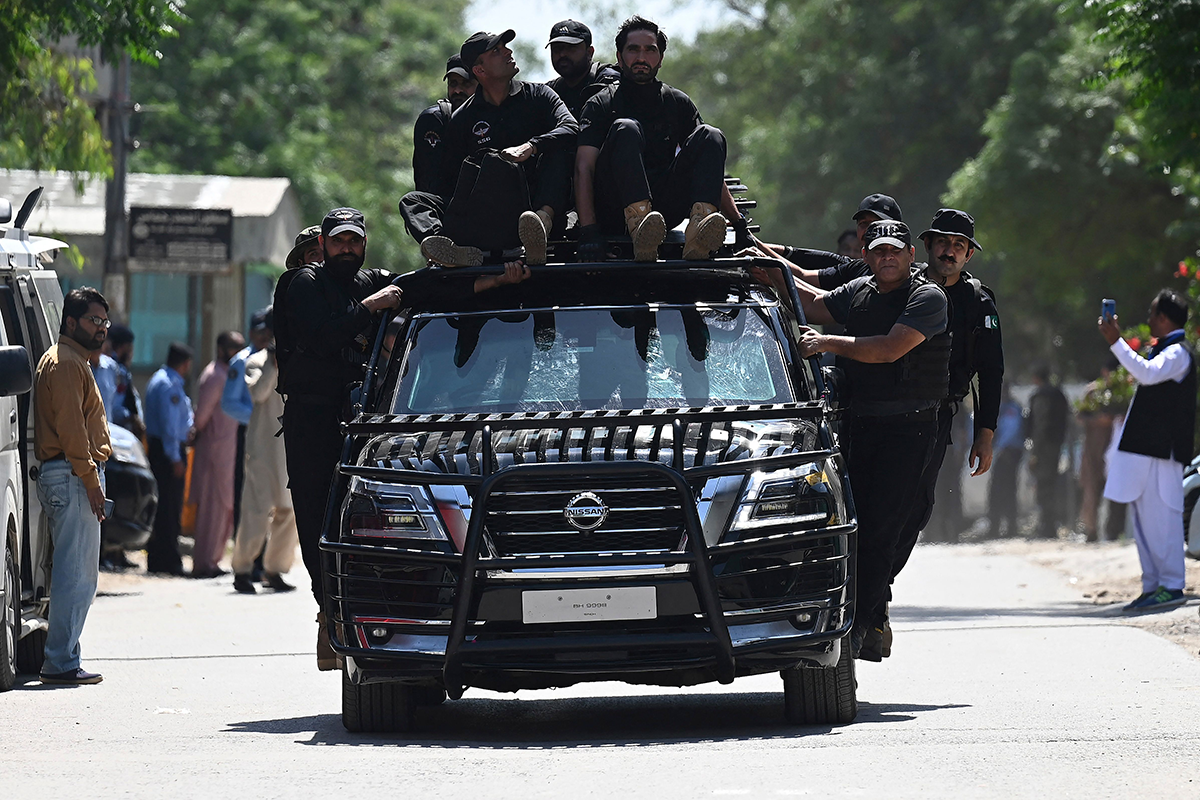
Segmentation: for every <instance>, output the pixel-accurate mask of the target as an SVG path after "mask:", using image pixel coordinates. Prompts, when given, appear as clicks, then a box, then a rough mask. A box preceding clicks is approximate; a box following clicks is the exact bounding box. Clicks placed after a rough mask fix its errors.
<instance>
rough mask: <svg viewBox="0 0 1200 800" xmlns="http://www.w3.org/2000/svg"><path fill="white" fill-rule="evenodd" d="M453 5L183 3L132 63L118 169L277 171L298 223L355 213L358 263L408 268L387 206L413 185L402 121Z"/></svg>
mask: <svg viewBox="0 0 1200 800" xmlns="http://www.w3.org/2000/svg"><path fill="white" fill-rule="evenodd" d="M465 6H466V0H444V2H441V3H436V4H426V3H419V2H414V0H309V1H308V2H304V3H297V2H294V0H191V1H190V2H189V3H188V5H187V14H188V17H189V23H188V25H187V26H186V27H184V28H183V29H182V31H181V35H180V36H179V37H178V38H177V39H174V40H172V41H170V42H167V43H165V44H164V45H163V48H162V58H161V60H160V62H159V64H158V65H157V66H151V65H145V66H140V67H138V68H136V69H135V72H134V97H136V98H137V100H138V102H139V103H140V104H142V106H143V108H144V113H142V114H140V115H139V119H138V121H137V125H136V130H137V134H136V135H137V138H138V140H139V142H140V145H141V146H140V148H139V149H138V150H137V151H136V152H135V154H134V155H133V157H132V158H131V160H130V168H131V169H134V170H141V171H151V172H185V173H213V174H225V175H250V176H283V177H287V178H290V179H291V181H292V183H293V185H294V186H295V187H296V190H297V192H298V193H299V196H300V201H301V205H302V210H303V212H304V214H305V218H306V220H305V221H306V224H315V223H317V222H319V221H320V219H321V217H322V216H323V215H324V213H325V212H326V211H327V210H329V209H330V208H332V207H335V206H339V205H351V206H355V207H357V208H359V209H361V210H362V211H363V213H364V214H365V215H366V217H367V225H368V231H369V237H368V238H369V246H368V255H367V258H368V262H369V264H371V265H372V266H380V267H386V268H389V269H395V270H400V271H402V270H404V269H406V268H410V267H413V266H416V265H417V262H418V260H419V259H418V254H417V250H416V247H415V245H413V244H412V242H411V240H410V239H409V237H408V236H407V235H406V233H405V232H404V228H403V224H402V222H401V221H400V218H399V215H398V212H397V207H396V206H397V202H398V201H399V199H400V197H401V196H402V195H403V194H404V192H406V191H409V190H410V189H411V188H412V164H411V162H412V125H413V122H414V120H415V119H416V116H417V114H418V113H420V111H421V109H423V108H425V107H426V106H428V105H430V104H431V103H432V102H433V101H434V100H435V99H436V98H437V97H439V96H441V93H442V92H443V91H444V89H443V88H442V86H441V81H440V79H441V77H442V73H443V68H444V65H445V63H446V58H447V57H448V56H449V55H450V54H451V53H454V52H456V51H457V50H458V47H459V45H460V44H461V42H462V39H463V38H464V37H463V34H462V11H463V8H464V7H465Z"/></svg>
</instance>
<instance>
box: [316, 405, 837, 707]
mask: <svg viewBox="0 0 1200 800" xmlns="http://www.w3.org/2000/svg"><path fill="white" fill-rule="evenodd" d="M824 411H825V410H824V408H823V407H822V405H821V404H819V403H783V404H772V405H761V406H742V407H735V408H706V409H663V410H658V409H652V410H644V411H582V412H561V413H539V414H522V413H514V414H494V415H487V414H453V415H450V414H447V415H409V416H376V417H368V418H363V417H360V418H359V419H358V420H356V421H354V422H351V423H348V424H346V425H345V426H344V427H345V429H346V432H347V434H348V435H347V437H346V442H345V446H344V448H343V453H342V464H341V466H339V468H338V472H339V478H338V481H337V486H338V488H339V491H336V492H331V493H330V500H329V505H328V507H327V509H326V517H325V526H324V531H325V533H324V535H323V536H322V537H321V549H322V550H323V551H325V552H326V553H327V554H328V555H329V556H330V557H332V558H336V555H337V554H338V553H348V552H350V551H352V550H353V551H360V550H365V549H367V548H363V547H359V546H354V545H349V544H346V543H342V542H340V541H331V540H330V538H329V535H328V533H329V531H330V530H331V529H333V526H334V520H335V518H336V515H337V513H338V511H337V499H338V497H339V495H340V494H341V491H340V489H341V486H342V484H343V483H344V482H345V481H346V480H347V479H348V478H349V477H350V476H354V475H358V476H361V477H364V478H372V479H376V480H387V481H391V482H396V483H404V484H409V485H435V484H441V485H446V484H450V485H459V486H465V487H467V489H468V491H472V493H473V495H474V497H473V501H472V513H471V521H470V523H469V525H468V527H467V535H466V539H465V541H464V543H463V553H462V566H461V568H460V569H461V573H460V576H459V581H458V587H457V589H456V591H455V595H454V607H453V612H452V617H451V623H450V631H449V635H448V637H447V641H446V652H445V658H444V661H443V665H442V679H443V682H444V684H445V687H446V692H447V694H448V695H449V696H450V697H451V698H453V699H458V698H459V697H461V696H462V693H463V690H464V689H465V682H464V677H465V671H466V666H465V665H466V663H467V661H468V660H469V659H470V657H471V656H472V655H480V656H484V655H513V654H520V653H534V652H538V651H542V652H544V651H546V650H550V649H556V650H569V649H572V648H574V649H579V650H585V649H595V647H594V645H595V644H596V643H595V642H594V641H592V640H593V639H594V638H595V637H593V636H587V635H583V636H575V635H572V636H554V637H544V638H533V639H529V638H524V639H522V638H513V639H500V640H489V641H485V642H475V641H468V640H467V637H468V628H469V626H470V616H471V605H472V600H473V596H474V588H475V580H476V574H477V572H478V571H479V570H503V569H512V568H513V567H514V566H519V565H522V564H524V565H528V564H529V563H530V562H531V561H535V560H542V559H544V558H546V557H541V556H518V557H503V558H486V557H481V556H480V551H481V549H482V548H481V544H482V541H483V532H484V524H485V520H486V518H487V513H486V512H487V501H488V499H489V497H490V496H491V494H492V493H493V492H495V491H499V490H501V489H502V487H503V486H504V484H506V483H507V482H509V481H511V480H515V479H526V478H531V477H532V478H554V477H556V476H563V477H579V476H581V475H589V474H596V475H602V476H604V477H613V476H621V475H630V476H633V475H641V476H647V475H654V476H655V477H657V478H660V479H661V480H663V481H664V482H665V483H667V484H669V485H671V486H673V487H674V488H675V490H676V491H677V492H678V493H679V496H680V498H681V505H682V507H683V514H684V532H685V534H686V538H687V548H688V549H687V550H686V551H684V552H671V553H661V552H655V553H647V554H644V555H643V554H634V553H630V554H625V553H621V554H611V553H602V554H601V553H597V554H592V553H586V554H576V555H571V556H553V557H551V558H552V563H553V565H554V566H555V567H590V566H613V565H619V566H653V565H658V564H688V565H689V566H690V567H691V569H690V570H689V571H688V574H689V576H690V580H691V582H692V585H693V587H694V589H695V591H696V598H697V600H698V601H699V604H700V608H701V611H702V614H703V617H704V620H705V622H706V624H707V627H708V633H707V634H697V633H692V632H679V633H660V634H652V635H648V634H626V635H617V636H613V635H606V636H604V637H603V639H604V645H605V647H607V648H613V649H646V648H661V647H664V646H679V647H697V646H707V647H709V648H711V650H712V652H713V655H714V658H715V667H714V671H715V674H716V677H717V680H718V681H719V682H721V683H723V684H729V683H732V682H733V679H734V676H735V674H736V667H735V663H734V656H733V643H732V640H731V638H730V635H729V629H728V627H727V625H726V622H725V615H724V613H723V611H722V608H721V602H720V597H719V595H718V593H717V586H716V581H715V579H714V578H713V575H712V569H711V566H710V563H709V560H708V545H707V543H706V542H705V539H704V535H703V531H702V528H701V523H700V518H699V514H698V512H697V510H696V502H695V497H694V495H693V493H692V489H691V485H690V481H695V480H697V479H706V478H710V477H715V476H719V475H730V474H745V473H746V472H748V471H751V470H778V469H787V468H789V467H795V466H800V465H801V464H806V463H811V462H813V461H818V460H823V459H825V458H828V457H830V456H832V455H835V454H836V452H837V451H835V450H833V449H822V450H815V451H806V452H798V453H788V454H783V455H772V456H762V457H758V458H744V459H737V460H734V461H728V462H724V463H719V464H710V465H702V466H693V467H686V468H685V467H684V458H685V438H684V435H683V433H684V431H685V430H686V426H687V424H689V423H691V422H701V421H703V422H709V421H718V420H749V419H779V418H781V417H818V418H819V417H821V416H823V414H824ZM633 420H638V421H644V422H645V423H647V424H649V423H651V422H656V423H658V424H666V423H667V422H668V420H669V424H671V426H672V428H673V431H672V434H673V435H672V448H673V453H672V464H671V466H667V465H665V464H662V463H659V462H658V461H584V462H560V463H535V464H520V465H515V466H510V467H506V468H504V469H499V470H496V469H495V465H494V463H493V462H494V460H495V459H494V454H493V449H492V434H493V432H494V431H495V430H513V429H528V428H540V427H571V428H580V427H582V428H592V427H600V426H611V425H613V424H614V422H624V423H625V424H628V423H629V422H631V421H633ZM431 430H469V431H471V433H472V434H473V433H474V432H475V431H477V430H481V431H482V434H483V436H482V442H481V444H482V447H481V452H480V459H479V464H480V470H481V474H479V475H458V474H444V473H434V472H425V471H421V470H409V469H393V468H389V467H367V466H358V465H352V464H348V463H347V462H348V461H349V458H350V454H351V447H352V443H353V441H354V439H355V437H356V436H361V435H364V434H380V433H419V432H421V431H431ZM822 439H823V441H825V442H829V439H828V437H827V435H825V434H824V432H823V433H822ZM846 487H847V490H848V489H849V483H848V481H847V483H846ZM846 504H847V517H848V520H847V521H850V520H854V519H856V513H855V510H854V505H853V498H852V497H851V495H850V492H849V491H847V492H846ZM851 525H853V524H852V523H851ZM854 527H856V526H854ZM853 551H854V548H853V546H852V547H851V552H852V553H853ZM405 555H410V556H417V555H418V554H417V553H415V552H408V553H406V554H405ZM429 555H430V556H431V558H430V560H438V561H440V560H442V559H443V558H444V556H441V557H439V556H436V555H434V554H429ZM418 560H423V559H418ZM851 563H853V557H852V560H851ZM323 572H324V575H323V579H324V584H325V593H326V596H327V597H333V596H335V595H337V594H338V593H337V591H336V587H334V586H332V585H331V584H332V583H333V581H334V580H335V575H334V573H336V572H337V570H336V569H333V570H331V569H328V568H325V569H324V570H323ZM345 600H346V598H339V602H344V601H345ZM849 618H851V619H852V618H853V605H852V604H851V606H850V612H849Z"/></svg>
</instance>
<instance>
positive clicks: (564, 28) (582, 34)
mask: <svg viewBox="0 0 1200 800" xmlns="http://www.w3.org/2000/svg"><path fill="white" fill-rule="evenodd" d="M556 42H557V43H560V44H591V43H592V29H591V28H589V27H588V26H587V25H584V24H583V23H582V22H577V21H575V20H573V19H564V20H563V21H562V22H556V23H554V25H553V26H552V27H551V28H550V41H548V42H546V47H549V46H550V45H552V44H555V43H556Z"/></svg>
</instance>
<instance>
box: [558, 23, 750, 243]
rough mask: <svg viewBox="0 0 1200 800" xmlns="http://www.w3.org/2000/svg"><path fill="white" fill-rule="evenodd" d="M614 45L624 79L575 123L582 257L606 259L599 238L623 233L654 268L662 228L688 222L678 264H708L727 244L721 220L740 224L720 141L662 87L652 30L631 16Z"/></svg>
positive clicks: (661, 48) (657, 36)
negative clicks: (577, 125) (577, 126)
mask: <svg viewBox="0 0 1200 800" xmlns="http://www.w3.org/2000/svg"><path fill="white" fill-rule="evenodd" d="M616 45H617V65H618V66H619V67H620V68H621V81H620V83H618V84H617V85H615V86H609V87H606V88H604V89H603V90H601V91H600V92H598V93H597V94H596V95H595V96H593V97H592V98H591V99H590V100H588V101H587V102H586V103H585V104H584V106H583V113H582V115H581V117H580V133H579V146H578V153H577V155H576V156H575V208H576V210H577V211H578V212H579V224H580V226H581V227H580V240H579V241H580V245H579V255H580V259H581V260H599V259H602V258H603V257H604V251H605V243H604V234H606V233H608V234H613V233H626V232H628V233H629V236H630V238H631V239H632V240H633V254H634V259H635V260H637V261H655V260H656V259H657V258H658V246H659V245H660V244H662V241H663V239H664V237H665V236H666V232H667V230H668V229H669V228H672V227H674V226H675V225H677V224H678V223H679V222H680V221H681V220H683V219H685V218H687V219H688V225H687V229H686V231H685V232H684V247H683V257H684V258H686V259H689V260H701V259H706V258H709V257H710V256H711V255H712V253H713V251H714V250H716V249H717V248H719V247H720V246H721V244H722V243H723V242H724V241H725V226H726V216H727V217H728V218H729V219H730V220H737V219H739V218H740V216H741V215H740V214H739V213H738V210H737V207H736V206H735V205H734V203H733V197H732V196H731V195H730V194H729V191H728V189H727V188H726V186H725V155H726V145H725V136H724V134H722V133H721V131H720V130H718V129H717V128H714V127H713V126H711V125H705V124H704V122H703V121H702V120H701V119H700V112H699V111H697V110H696V106H695V104H694V103H692V101H691V99H690V98H689V97H688V96H687V95H686V94H684V93H683V92H681V91H679V90H678V89H676V88H674V87H671V86H668V85H666V84H665V83H663V82H662V81H660V80H658V70H659V68H660V67H661V66H662V59H663V54H664V53H665V52H666V49H667V35H666V34H665V33H663V32H662V31H661V30H659V27H658V25H656V24H655V23H653V22H651V21H650V20H648V19H643V18H642V17H638V16H634V17H630V18H629V19H627V20H625V21H624V22H623V23H621V27H620V29H619V30H618V32H617V37H616ZM718 206H719V207H720V208H721V210H722V211H724V212H725V215H726V216H722V214H721V212H719V211H718V210H717V208H718Z"/></svg>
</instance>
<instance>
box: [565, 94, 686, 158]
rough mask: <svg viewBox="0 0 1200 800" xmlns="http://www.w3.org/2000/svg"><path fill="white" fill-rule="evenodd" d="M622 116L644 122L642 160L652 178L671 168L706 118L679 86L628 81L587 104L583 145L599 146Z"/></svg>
mask: <svg viewBox="0 0 1200 800" xmlns="http://www.w3.org/2000/svg"><path fill="white" fill-rule="evenodd" d="M622 118H631V119H635V120H637V121H638V122H640V123H641V125H642V130H643V134H644V135H645V137H646V148H645V150H644V151H643V156H642V160H643V163H644V164H645V166H646V174H647V175H648V176H650V178H651V180H653V179H654V177H655V176H656V175H660V174H662V173H664V172H666V171H667V170H668V169H670V167H671V164H672V162H674V160H675V152H676V150H677V149H678V148H680V147H682V146H683V145H684V143H685V142H686V141H687V139H688V137H689V136H691V135H692V133H693V132H694V131H695V130H696V128H697V127H698V126H699V125H700V124H701V123H703V121H704V120H702V119H701V118H700V112H699V111H698V110H697V109H696V104H695V103H693V102H692V100H691V98H690V97H688V96H687V95H686V94H684V93H683V92H681V91H680V90H678V89H676V88H675V87H673V86H668V85H667V84H665V83H662V82H661V81H654V82H653V83H648V84H636V83H630V82H628V81H626V82H624V83H617V84H615V85H613V86H606V87H604V88H603V89H601V90H600V91H599V92H597V93H596V94H595V95H593V96H592V97H591V99H589V100H588V101H587V102H586V103H584V104H583V112H582V114H580V117H579V125H580V130H579V146H580V147H584V146H587V147H595V148H597V149H599V148H600V147H602V146H603V145H604V140H605V139H607V138H608V131H609V129H610V128H612V125H613V123H614V122H616V121H617V120H618V119H622Z"/></svg>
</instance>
